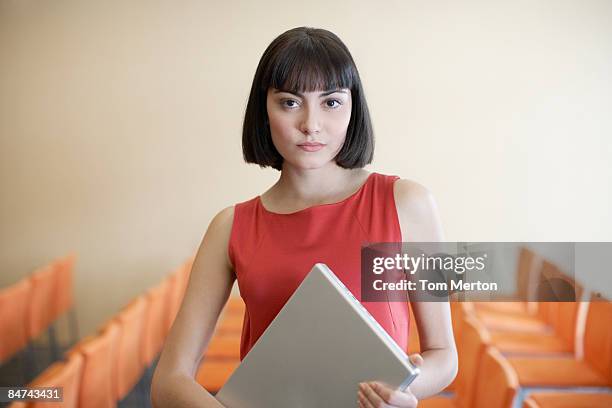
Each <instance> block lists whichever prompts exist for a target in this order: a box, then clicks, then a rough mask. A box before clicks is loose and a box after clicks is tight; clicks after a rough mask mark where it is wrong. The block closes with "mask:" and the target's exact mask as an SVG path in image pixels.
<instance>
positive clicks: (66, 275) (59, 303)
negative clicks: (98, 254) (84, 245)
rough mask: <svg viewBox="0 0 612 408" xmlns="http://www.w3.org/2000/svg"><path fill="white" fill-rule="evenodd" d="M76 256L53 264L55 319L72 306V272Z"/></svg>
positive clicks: (70, 256)
mask: <svg viewBox="0 0 612 408" xmlns="http://www.w3.org/2000/svg"><path fill="white" fill-rule="evenodd" d="M75 261H76V255H75V254H70V255H67V256H65V257H63V258H60V259H57V260H56V261H55V262H54V266H55V268H56V277H57V281H56V291H55V317H56V318H57V317H59V316H61V315H62V314H64V313H66V312H67V311H68V310H70V308H72V307H73V305H74V290H73V271H74V263H75Z"/></svg>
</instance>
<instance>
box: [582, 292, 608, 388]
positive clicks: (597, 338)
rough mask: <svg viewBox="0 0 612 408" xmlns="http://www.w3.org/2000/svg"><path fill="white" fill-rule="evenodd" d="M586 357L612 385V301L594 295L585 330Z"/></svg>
mask: <svg viewBox="0 0 612 408" xmlns="http://www.w3.org/2000/svg"><path fill="white" fill-rule="evenodd" d="M584 359H585V360H586V362H587V363H589V365H590V366H592V367H593V368H594V369H595V370H597V371H598V372H599V373H600V374H602V375H603V376H605V377H606V378H609V380H610V385H612V302H610V301H609V300H607V299H603V298H602V297H600V296H597V295H593V296H592V297H591V301H590V303H589V310H588V312H587V318H586V327H585V330H584Z"/></svg>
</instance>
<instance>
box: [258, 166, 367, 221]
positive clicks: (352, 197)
mask: <svg viewBox="0 0 612 408" xmlns="http://www.w3.org/2000/svg"><path fill="white" fill-rule="evenodd" d="M375 174H376V172H372V173H370V174H369V175H368V177H367V178H366V180H365V181H364V182H363V184H362V185H361V187H359V188H358V189H357V191H355V192H354V193H352V194H351V195H349V196H348V197H346V198H345V199H343V200H340V201H338V202H335V203H327V204H316V205H311V206H310V207H306V208H302V209H301V210H297V211H294V212H290V213H277V212H273V211H270V210H268V209H266V207H264V205H263V203H262V202H261V195H258V196H257V198H256V200H257V205H258V206H259V207H260V208H261V209H262V211H263V212H264V213H266V214H270V215H279V216H286V215H297V214H301V213H305V212H309V211H312V210H314V209H317V208H322V207H331V206H336V205H340V204H344V203H346V202H348V201H352V200H353V199H354V198H355V197H357V196H358V195H360V194H361V192H362V191H363V190H364V189H365V187H366V186H367V185H368V184H369V183H370V181H371V180H372V179H373V178H374V175H375Z"/></svg>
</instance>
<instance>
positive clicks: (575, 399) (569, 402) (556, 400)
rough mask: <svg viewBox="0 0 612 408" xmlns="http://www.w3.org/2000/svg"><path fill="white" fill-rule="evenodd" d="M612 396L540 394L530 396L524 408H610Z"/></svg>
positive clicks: (575, 393) (571, 393) (524, 403)
mask: <svg viewBox="0 0 612 408" xmlns="http://www.w3.org/2000/svg"><path fill="white" fill-rule="evenodd" d="M610 407H612V394H610V393H608V394H604V393H600V394H596V393H577V392H538V393H534V394H530V395H529V398H527V399H526V400H525V401H524V402H523V408H610Z"/></svg>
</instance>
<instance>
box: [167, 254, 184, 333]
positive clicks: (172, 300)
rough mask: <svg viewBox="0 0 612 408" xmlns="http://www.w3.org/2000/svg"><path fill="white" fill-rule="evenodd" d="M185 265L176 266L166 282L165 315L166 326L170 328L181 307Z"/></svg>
mask: <svg viewBox="0 0 612 408" xmlns="http://www.w3.org/2000/svg"><path fill="white" fill-rule="evenodd" d="M185 269H186V268H185V265H183V266H181V267H180V268H178V269H177V270H176V271H175V272H173V273H172V274H171V275H170V276H169V278H168V279H169V280H170V282H169V283H168V286H169V288H168V310H167V313H168V314H167V315H166V327H167V330H170V328H171V327H172V324H173V323H174V319H175V318H176V315H177V313H178V311H179V309H180V307H181V303H182V302H183V295H184V292H185V287H186V282H185V279H186V278H187V275H186V273H185Z"/></svg>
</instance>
